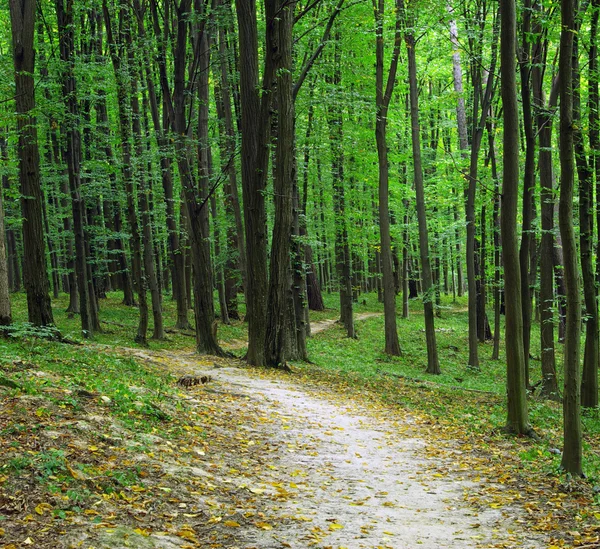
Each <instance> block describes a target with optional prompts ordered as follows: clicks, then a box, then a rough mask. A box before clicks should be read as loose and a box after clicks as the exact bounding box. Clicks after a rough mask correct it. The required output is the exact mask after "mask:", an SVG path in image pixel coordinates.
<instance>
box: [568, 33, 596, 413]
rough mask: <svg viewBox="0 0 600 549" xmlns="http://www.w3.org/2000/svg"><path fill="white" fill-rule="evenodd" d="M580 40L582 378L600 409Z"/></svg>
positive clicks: (587, 404)
mask: <svg viewBox="0 0 600 549" xmlns="http://www.w3.org/2000/svg"><path fill="white" fill-rule="evenodd" d="M578 43H579V39H578V38H577V37H575V39H574V44H573V124H574V126H573V141H574V147H575V149H574V150H575V163H576V165H577V174H578V176H579V177H578V178H579V256H580V260H581V274H582V278H583V297H584V302H585V346H584V354H583V370H582V375H581V405H582V406H583V407H584V408H596V407H597V406H598V366H599V364H600V356H599V349H598V344H599V342H598V303H597V298H598V296H597V291H596V278H595V275H594V261H593V258H592V254H593V251H594V246H593V240H594V217H593V209H594V185H593V178H594V174H593V171H592V167H591V166H590V165H589V164H588V161H587V157H586V153H585V142H584V137H583V132H582V131H581V122H582V121H581V105H580V103H581V98H580V92H579V90H580V86H581V78H580V72H579V58H578Z"/></svg>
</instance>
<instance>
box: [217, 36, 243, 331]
mask: <svg viewBox="0 0 600 549" xmlns="http://www.w3.org/2000/svg"><path fill="white" fill-rule="evenodd" d="M228 49H229V48H228V46H227V37H226V34H225V28H224V27H223V26H221V27H219V58H220V64H219V68H220V70H219V75H218V82H219V85H218V86H216V87H215V88H216V89H217V90H218V92H219V94H220V101H217V114H218V115H219V118H220V119H221V120H222V124H221V125H220V126H219V129H220V130H221V148H222V158H223V160H222V162H223V166H224V167H223V169H224V171H225V172H226V173H227V178H228V179H227V182H226V184H225V185H224V190H225V211H226V212H227V214H228V216H230V217H232V218H233V219H234V224H233V225H232V224H230V225H229V227H228V229H227V241H228V246H229V247H231V248H233V249H235V250H236V251H237V259H236V258H233V257H232V258H231V259H228V261H227V264H226V267H225V288H226V296H227V297H226V299H227V308H228V311H229V316H230V317H231V318H235V319H239V313H238V305H237V294H238V288H239V282H238V275H237V274H236V272H235V269H236V266H237V269H238V270H239V276H241V282H242V288H243V289H244V292H246V290H247V282H246V270H247V269H246V242H245V239H244V220H243V219H242V211H241V208H240V201H239V194H238V183H237V172H236V166H235V162H234V158H235V154H236V134H235V128H234V117H233V111H232V108H231V85H230V77H229V63H228V60H229V51H228Z"/></svg>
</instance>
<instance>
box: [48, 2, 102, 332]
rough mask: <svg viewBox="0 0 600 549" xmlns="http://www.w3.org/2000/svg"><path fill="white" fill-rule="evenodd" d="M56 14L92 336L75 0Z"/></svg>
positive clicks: (82, 290) (84, 323)
mask: <svg viewBox="0 0 600 549" xmlns="http://www.w3.org/2000/svg"><path fill="white" fill-rule="evenodd" d="M56 17H57V20H58V35H59V44H60V58H61V61H62V67H63V73H62V93H63V101H64V103H65V110H66V111H67V112H68V113H69V116H68V118H67V122H66V124H65V130H66V149H65V153H64V158H65V161H66V164H67V172H68V174H69V189H70V192H71V208H72V210H71V211H72V215H73V232H74V234H75V273H76V276H77V287H78V289H79V314H80V317H81V330H82V332H83V337H93V335H94V322H93V319H92V305H91V303H90V295H89V292H88V291H87V288H88V265H87V256H86V246H85V232H84V231H85V228H84V224H85V213H84V204H83V198H82V196H81V135H80V133H79V107H78V102H77V95H76V89H75V75H74V73H73V70H74V59H73V55H74V38H73V4H72V0H68V3H67V5H66V6H65V5H64V2H63V0H56Z"/></svg>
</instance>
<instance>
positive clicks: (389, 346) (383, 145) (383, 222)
mask: <svg viewBox="0 0 600 549" xmlns="http://www.w3.org/2000/svg"><path fill="white" fill-rule="evenodd" d="M373 7H374V10H375V30H376V33H377V37H376V50H375V54H376V62H375V101H376V109H377V111H376V119H375V140H376V142H377V158H378V161H379V235H380V239H381V263H382V267H383V314H384V321H385V353H386V354H388V355H395V356H398V355H400V354H401V350H400V342H399V341H398V330H397V327H396V287H395V283H394V272H393V269H392V241H391V235H390V212H389V161H388V146H387V139H386V128H387V113H388V109H389V105H390V100H391V98H392V93H393V91H394V85H395V83H396V71H397V69H398V58H399V56H400V43H401V40H402V35H401V30H400V12H401V11H404V4H403V2H402V0H397V2H396V25H395V36H394V49H393V52H392V58H391V60H390V66H389V72H388V75H387V81H386V82H384V40H383V28H384V0H377V2H374V3H373Z"/></svg>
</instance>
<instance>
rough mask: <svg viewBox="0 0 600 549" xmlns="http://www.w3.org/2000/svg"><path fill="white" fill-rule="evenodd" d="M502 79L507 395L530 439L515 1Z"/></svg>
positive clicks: (506, 15)
mask: <svg viewBox="0 0 600 549" xmlns="http://www.w3.org/2000/svg"><path fill="white" fill-rule="evenodd" d="M500 9H501V11H502V24H501V25H502V31H501V35H502V38H501V42H502V45H501V48H500V58H501V73H500V74H501V78H502V85H501V88H502V105H503V109H504V136H503V142H504V160H503V178H502V217H501V230H502V256H503V258H504V280H505V284H504V287H505V302H506V328H505V331H506V333H505V341H510V342H511V344H510V345H507V346H506V371H507V376H506V390H507V397H508V417H507V429H508V430H509V431H510V432H513V433H516V434H529V433H530V432H531V427H530V426H529V418H528V411H527V391H526V386H525V357H524V356H523V353H524V350H523V309H522V306H521V280H520V277H521V271H520V267H519V250H518V242H517V202H518V192H519V119H518V115H519V107H518V103H517V82H516V74H515V62H516V51H515V49H516V48H515V37H516V19H517V17H516V6H515V0H501V2H500Z"/></svg>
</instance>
